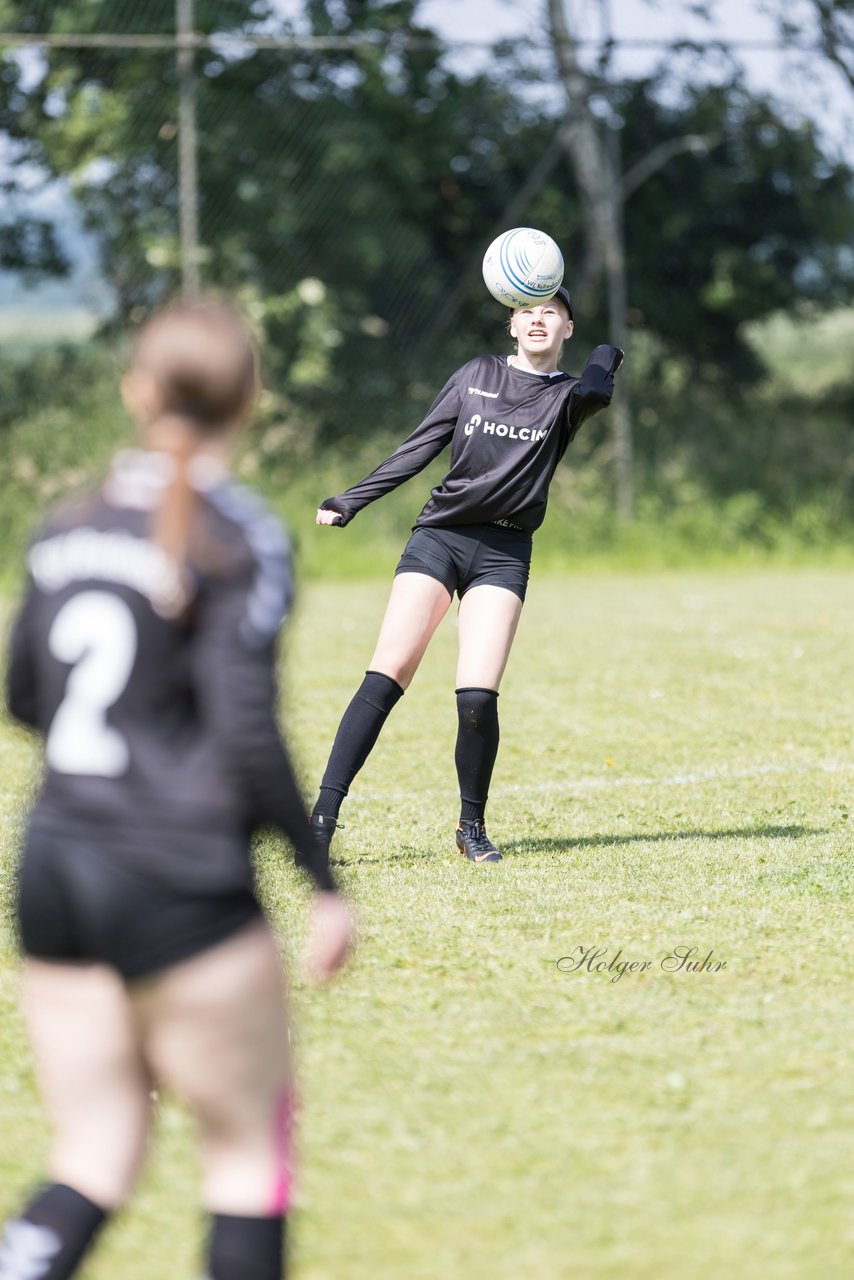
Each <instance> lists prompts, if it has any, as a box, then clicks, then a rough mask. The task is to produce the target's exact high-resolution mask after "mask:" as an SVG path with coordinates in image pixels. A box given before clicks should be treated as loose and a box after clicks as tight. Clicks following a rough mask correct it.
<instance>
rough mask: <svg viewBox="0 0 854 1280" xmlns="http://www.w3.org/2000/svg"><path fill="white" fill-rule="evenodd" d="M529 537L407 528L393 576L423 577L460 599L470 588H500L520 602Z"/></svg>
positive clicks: (475, 529) (500, 531)
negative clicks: (441, 584) (401, 574)
mask: <svg viewBox="0 0 854 1280" xmlns="http://www.w3.org/2000/svg"><path fill="white" fill-rule="evenodd" d="M532 541H533V539H532V536H531V534H530V533H523V532H522V530H521V529H510V528H507V527H506V526H504V525H494V524H471V525H464V524H459V525H453V526H450V525H449V526H447V527H445V528H441V529H438V528H437V529H433V528H427V527H418V528H416V529H414V530H413V533H412V537H411V538H410V539H409V541H408V542H407V544H406V546H405V548H404V551H403V555H402V556H401V557H400V562H399V563H398V566H397V568H396V569H395V576H397V574H398V573H426V574H429V576H430V577H431V578H436V579H437V580H438V581H439V582H441V583H443V585H444V586H445V587H447V589H448V591H449V592H450V594H451V595H453V594H454V592H455V591H456V592H457V594H458V595H459V597H460V599H461V600H462V598H463V596H464V595H465V593H466V592H467V591H468V590H469V588H471V587H482V586H486V585H489V586H492V587H506V588H507V590H508V591H512V592H513V594H514V595H517V596H518V597H519V599H520V600H524V599H525V592H526V590H527V587H528V574H529V573H530V570H531V546H532Z"/></svg>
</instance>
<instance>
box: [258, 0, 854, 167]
mask: <svg viewBox="0 0 854 1280" xmlns="http://www.w3.org/2000/svg"><path fill="white" fill-rule="evenodd" d="M270 3H271V4H272V5H273V7H274V8H275V9H276V10H278V12H279V13H281V14H282V15H283V16H285V17H287V18H289V19H290V20H292V21H294V22H295V23H297V24H299V19H300V16H301V14H302V12H303V9H304V4H303V0H270ZM564 4H565V10H566V13H567V18H568V21H569V24H570V30H571V31H572V32H573V34H577V35H579V36H581V37H582V38H584V37H587V38H589V39H593V40H594V41H595V40H596V39H598V37H599V36H600V35H601V34H602V28H601V22H602V12H603V9H604V10H606V11H607V12H608V14H609V20H610V24H611V31H612V34H613V36H614V38H615V39H616V40H617V41H618V42H619V41H631V40H638V39H642V40H647V41H648V40H655V39H658V40H660V44H659V45H658V46H657V47H654V48H631V47H627V48H622V49H620V48H619V47H618V51H617V54H616V57H615V60H614V70H615V72H616V73H617V74H618V75H619V74H627V75H632V74H639V75H642V74H644V73H645V72H648V71H649V70H651V69H652V68H653V67H654V66H656V65H657V64H659V63H660V62H661V61H662V59H663V58H664V57H665V55H666V49H667V46H668V45H669V44H671V43H672V42H673V40H674V39H678V38H685V39H700V40H702V39H720V40H727V41H741V42H756V41H766V42H775V41H776V40H777V28H776V24H775V22H774V20H773V19H772V18H771V17H769V16H768V13H767V10H768V9H769V8H771V9H774V8H776V9H777V11H778V12H779V11H780V10H781V9H782V8H783V7H785V11H786V14H787V17H790V18H792V19H794V20H797V19H798V18H800V17H801V16H802V15H804V14H807V13H809V11H810V5H809V2H808V0H707V7H708V8H709V9H710V10H711V11H712V14H713V19H714V20H713V21H712V22H706V21H704V20H702V19H700V18H698V17H695V16H692V14H691V12H690V10H691V5H690V3H689V2H688V0H605V2H604V4H603V3H602V0H564ZM544 10H545V0H420V2H419V6H418V10H417V17H418V20H419V21H420V22H422V23H423V24H424V25H426V26H429V27H432V28H433V29H435V30H436V31H438V32H439V34H440V35H442V36H443V37H444V38H445V39H446V40H448V41H449V42H451V43H454V42H461V43H464V42H467V41H472V42H475V43H476V44H479V45H481V47H482V46H483V45H484V44H490V43H495V42H496V41H498V40H505V39H512V38H513V37H514V36H532V35H536V34H537V33H538V32H541V31H542V32H544V21H543V14H544ZM590 51H591V54H593V53H595V44H594V45H592V46H591V50H590ZM483 56H484V58H486V57H487V56H488V55H487V54H485V53H484V55H483ZM738 57H739V59H740V60H741V62H742V63H743V65H744V67H745V69H746V71H747V75H748V79H749V82H750V84H751V85H752V86H753V87H754V88H755V89H757V90H762V91H767V92H770V93H773V94H774V95H775V96H776V97H778V98H779V99H780V101H781V102H782V103H783V104H788V106H789V109H790V110H791V112H792V114H793V115H797V114H799V113H802V112H805V113H807V114H808V115H810V116H812V117H813V118H814V119H815V120H816V121H817V122H818V123H819V125H820V126H821V127H822V131H823V133H824V136H825V140H826V142H827V144H828V145H829V148H830V149H831V151H833V152H835V153H836V154H837V155H839V156H845V157H846V158H847V159H848V160H849V161H850V162H852V163H854V94H852V92H851V88H850V86H849V85H848V84H847V82H846V81H844V80H843V77H842V75H841V74H840V73H839V72H837V71H835V70H834V69H833V68H832V67H831V66H829V65H828V63H827V62H826V61H825V60H823V59H818V58H816V59H805V58H804V57H803V56H801V57H798V55H796V54H792V53H791V52H788V53H780V52H774V51H773V50H769V49H755V48H754V49H751V48H742V49H740V50H739V52H738ZM478 60H479V55H478V53H477V50H476V49H472V48H468V49H466V50H465V51H461V54H460V58H459V65H460V66H464V65H466V64H468V65H472V64H474V65H476V64H477V62H478ZM805 63H808V64H809V65H807V66H806V68H805ZM710 66H711V64H710Z"/></svg>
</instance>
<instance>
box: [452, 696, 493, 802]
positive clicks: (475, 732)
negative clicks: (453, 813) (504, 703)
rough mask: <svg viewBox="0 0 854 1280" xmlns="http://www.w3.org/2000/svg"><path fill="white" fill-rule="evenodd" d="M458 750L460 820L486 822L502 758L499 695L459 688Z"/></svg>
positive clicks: (456, 756) (456, 758) (456, 755)
mask: <svg viewBox="0 0 854 1280" xmlns="http://www.w3.org/2000/svg"><path fill="white" fill-rule="evenodd" d="M457 717H458V720H459V727H458V729H457V749H456V753H455V757H454V758H455V760H456V765H457V778H458V779H459V783H460V821H461V822H483V815H484V812H485V810H486V801H487V797H488V795H489V784H490V781H491V780H492V770H493V768H494V766H495V757H496V756H497V755H498V736H499V735H498V693H497V691H496V690H495V689H457Z"/></svg>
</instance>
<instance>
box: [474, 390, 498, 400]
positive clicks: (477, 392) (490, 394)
mask: <svg viewBox="0 0 854 1280" xmlns="http://www.w3.org/2000/svg"><path fill="white" fill-rule="evenodd" d="M469 395H470V396H486V398H487V399H488V400H497V399H498V392H497V391H482V390H481V389H480V387H469Z"/></svg>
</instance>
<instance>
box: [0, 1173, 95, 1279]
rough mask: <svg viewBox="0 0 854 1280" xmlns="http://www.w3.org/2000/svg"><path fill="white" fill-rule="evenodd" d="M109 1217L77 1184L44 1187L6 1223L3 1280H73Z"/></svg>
mask: <svg viewBox="0 0 854 1280" xmlns="http://www.w3.org/2000/svg"><path fill="white" fill-rule="evenodd" d="M106 1220H107V1214H106V1212H105V1210H103V1209H100V1208H99V1207H98V1205H96V1204H93V1203H92V1201H91V1200H87V1199H86V1197H85V1196H82V1195H81V1194H80V1192H79V1191H75V1190H74V1189H73V1188H72V1187H66V1186H63V1185H62V1184H61V1183H56V1182H55V1183H52V1184H51V1185H50V1186H47V1187H44V1188H43V1189H42V1190H41V1191H40V1192H38V1194H37V1195H35V1196H34V1197H33V1199H32V1200H31V1201H30V1203H29V1204H28V1205H27V1207H26V1209H25V1210H24V1211H23V1213H22V1214H21V1216H20V1217H19V1218H15V1219H14V1220H13V1221H12V1222H7V1224H6V1232H5V1235H4V1236H3V1238H2V1242H0V1280H68V1277H69V1276H72V1275H73V1274H74V1272H75V1271H76V1270H77V1267H78V1265H79V1263H80V1260H81V1259H82V1257H83V1255H84V1254H85V1253H86V1251H87V1250H88V1249H89V1247H90V1245H92V1244H93V1243H94V1240H95V1237H96V1235H97V1234H98V1232H99V1231H100V1229H101V1227H102V1226H103V1225H104V1223H105V1222H106Z"/></svg>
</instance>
